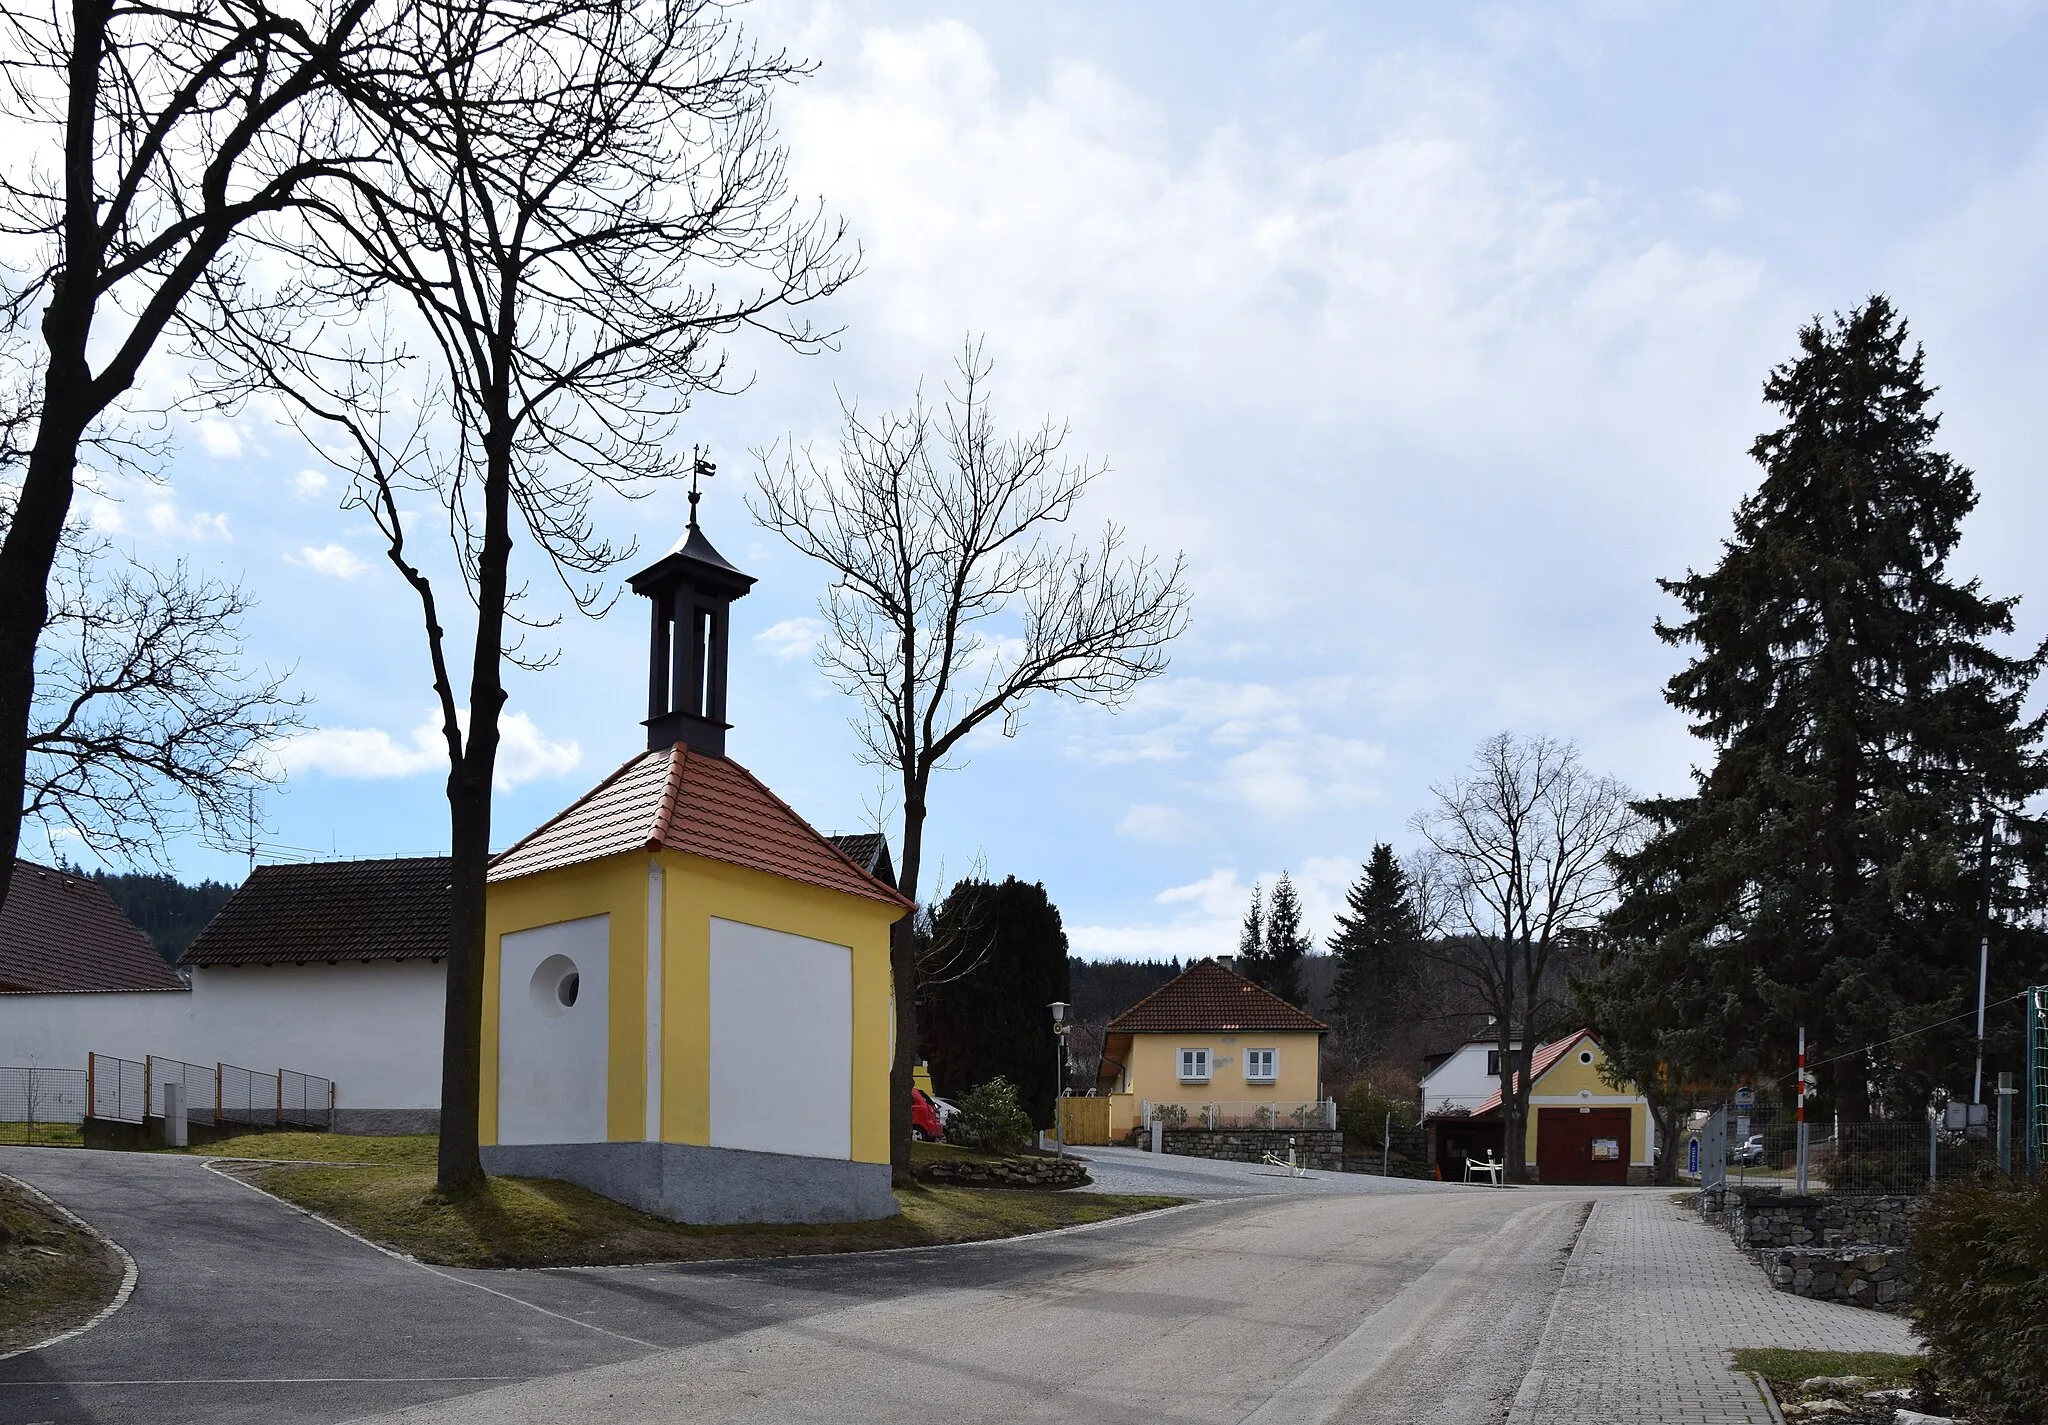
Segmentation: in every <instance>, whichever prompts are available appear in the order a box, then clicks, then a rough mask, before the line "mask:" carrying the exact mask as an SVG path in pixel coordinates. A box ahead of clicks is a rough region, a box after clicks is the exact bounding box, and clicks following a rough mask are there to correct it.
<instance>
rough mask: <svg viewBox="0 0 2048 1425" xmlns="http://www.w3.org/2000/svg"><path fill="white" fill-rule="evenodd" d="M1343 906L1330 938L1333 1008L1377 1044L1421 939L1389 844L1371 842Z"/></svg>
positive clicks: (1410, 981)
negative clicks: (1368, 856)
mask: <svg viewBox="0 0 2048 1425" xmlns="http://www.w3.org/2000/svg"><path fill="white" fill-rule="evenodd" d="M1344 906H1345V908H1344V910H1343V911H1342V912H1341V913H1339V915H1338V916H1337V929H1336V932H1335V933H1334V934H1333V935H1331V937H1330V953H1331V954H1333V955H1335V956H1336V957H1337V987H1336V990H1335V993H1334V1000H1335V1010H1336V1012H1337V1013H1338V1014H1340V1015H1343V1016H1345V1017H1346V1018H1348V1019H1349V1020H1351V1021H1352V1023H1353V1025H1354V1026H1355V1027H1356V1028H1357V1029H1359V1030H1360V1031H1361V1032H1362V1033H1363V1035H1364V1037H1365V1041H1366V1043H1368V1044H1370V1045H1374V1046H1378V1045H1380V1044H1382V1043H1384V1042H1385V1038H1386V1032H1387V1030H1388V1028H1389V1027H1390V1026H1391V1025H1392V1024H1393V1022H1394V1020H1395V1019H1396V1018H1397V1017H1398V1016H1399V1014H1400V1012H1401V1007H1402V1005H1403V1003H1404V1001H1405V999H1406V997H1407V995H1408V994H1409V992H1410V990H1411V989H1412V987H1413V985H1414V982H1415V971H1416V964H1415V956H1414V946H1415V943H1416V941H1418V940H1420V939H1421V938H1422V920H1421V917H1420V916H1419V915H1417V914H1416V910H1415V895H1414V888H1413V887H1412V886H1410V885H1409V883H1408V873H1407V872H1406V871H1404V870H1402V869H1401V862H1400V861H1399V859H1397V858H1396V857H1395V855H1394V848H1393V847H1391V846H1389V845H1388V844H1387V843H1386V842H1384V841H1382V842H1379V843H1377V844H1376V845H1374V847H1373V848H1372V857H1371V859H1369V860H1368V861H1367V862H1366V863H1365V866H1364V868H1363V869H1362V870H1361V871H1360V872H1359V876H1358V879H1357V880H1356V881H1354V882H1352V884H1351V889H1350V890H1349V891H1347V892H1346V893H1345V896H1344Z"/></svg>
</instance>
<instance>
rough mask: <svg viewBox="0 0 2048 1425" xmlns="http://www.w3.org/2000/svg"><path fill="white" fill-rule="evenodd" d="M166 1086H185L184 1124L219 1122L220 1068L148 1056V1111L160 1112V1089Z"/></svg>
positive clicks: (161, 1100) (161, 1096) (153, 1055)
mask: <svg viewBox="0 0 2048 1425" xmlns="http://www.w3.org/2000/svg"><path fill="white" fill-rule="evenodd" d="M170 1084H182V1085H184V1087H185V1121H186V1122H188V1123H208V1124H211V1123H218V1122H220V1099H219V1094H220V1065H218V1064H188V1063H186V1062H185V1061H184V1060H182V1059H165V1058H162V1057H160V1056H158V1055H156V1054H152V1055H150V1056H149V1111H150V1112H151V1113H153V1114H158V1115H161V1114H162V1113H163V1111H164V1089H165V1087H166V1086H167V1085H170Z"/></svg>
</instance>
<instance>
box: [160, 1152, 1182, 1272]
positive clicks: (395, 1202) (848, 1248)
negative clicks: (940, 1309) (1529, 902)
mask: <svg viewBox="0 0 2048 1425" xmlns="http://www.w3.org/2000/svg"><path fill="white" fill-rule="evenodd" d="M917 1146H918V1148H919V1150H920V1152H919V1158H920V1161H931V1160H935V1159H936V1158H938V1157H949V1156H952V1155H954V1154H960V1153H964V1152H965V1150H961V1149H952V1150H950V1151H949V1150H948V1149H947V1148H946V1147H945V1145H943V1144H919V1145H917ZM926 1150H936V1152H932V1151H926ZM193 1151H195V1152H202V1153H205V1154H207V1155H208V1156H212V1157H247V1158H269V1159H291V1160H310V1161H305V1165H304V1166H282V1165H280V1166H255V1165H251V1166H248V1167H246V1168H243V1169H241V1170H240V1172H241V1175H242V1176H244V1177H245V1178H247V1179H248V1180H249V1181H250V1182H252V1183H254V1184H256V1185H257V1186H258V1187H260V1188H262V1189H263V1190H264V1191H266V1192H271V1193H275V1194H276V1195H277V1196H279V1197H281V1198H284V1199H285V1200H286V1201H288V1202H293V1203H296V1204H298V1205H299V1206H301V1207H305V1208H308V1209H310V1210H311V1211H314V1212H317V1213H319V1214H320V1215H321V1216H323V1217H327V1218H331V1219H332V1220H334V1221H336V1222H339V1223H341V1224H342V1225H343V1226H345V1227H347V1228H348V1229H349V1230H350V1231H352V1232H358V1233H361V1234H362V1235H363V1236H365V1237H367V1238H369V1239H370V1240H371V1241H373V1242H379V1243H382V1244H383V1245H385V1246H387V1247H392V1248H395V1249H397V1250H398V1251H401V1252H405V1253H408V1254H410V1255H412V1256H415V1257H418V1258H419V1259H420V1260H421V1261H425V1262H434V1263H438V1264H440V1265H444V1266H460V1267H543V1266H545V1267H558V1266H602V1265H607V1264H611V1263H621V1262H657V1261H660V1262H670V1261H701V1260H706V1259H710V1258H717V1257H787V1256H809V1255H814V1254H817V1253H822V1252H861V1251H868V1250H872V1249H874V1248H877V1247H929V1246H935V1245H938V1244H941V1243H947V1242H980V1241H987V1240H989V1239H991V1238H997V1237H1014V1236H1017V1235H1019V1234H1020V1233H1025V1232H1041V1231H1044V1230H1046V1229H1048V1228H1054V1227H1071V1226H1075V1225H1077V1224H1080V1223H1084V1222H1100V1221H1103V1220H1105V1219H1107V1218H1112V1217H1122V1216H1125V1215H1127V1214H1129V1213H1133V1212H1148V1211H1151V1210H1153V1209H1155V1208H1161V1207H1170V1206H1172V1205H1173V1204H1174V1203H1176V1202H1178V1201H1179V1200H1180V1199H1178V1198H1171V1197H1121V1196H1109V1195H1106V1194H1102V1193H1083V1192H1032V1191H1025V1190H1019V1189H1014V1188H1012V1189H1004V1188H965V1187H951V1186H939V1185H932V1186H922V1185H921V1186H918V1187H915V1188H909V1189H905V1190H903V1191H901V1192H898V1193H897V1194H896V1198H897V1201H898V1202H900V1203H901V1204H902V1206H903V1212H902V1215H900V1216H898V1217H892V1218H888V1219H885V1220H884V1221H881V1222H850V1223H835V1224H827V1225H820V1226H795V1225H772V1224H762V1225H750V1226H740V1227H686V1226H683V1225H681V1224H679V1223H674V1222H667V1221H664V1220H662V1219H661V1218H658V1217H649V1216H646V1215H645V1214H643V1213H639V1212H635V1211H633V1210H632V1209H631V1208H627V1207H622V1206H620V1205H619V1204H618V1203H615V1202H612V1201H611V1200H610V1199H608V1198H603V1197H599V1196H598V1195H597V1194H595V1193H592V1192H586V1191H584V1190H583V1189H582V1188H579V1187H572V1186H571V1185H569V1184H568V1183H558V1182H550V1181H546V1180H543V1179H538V1178H493V1179H491V1181H490V1186H489V1189H488V1191H487V1192H486V1193H485V1194H484V1195H483V1196H482V1197H480V1198H477V1199H474V1200H469V1201H461V1202H450V1201H447V1200H445V1199H442V1198H440V1197H437V1196H436V1195H435V1194H434V1191H433V1187H434V1167H433V1164H434V1140H433V1138H431V1137H417V1138H358V1137H339V1136H330V1135H327V1134H321V1133H261V1134H250V1135H247V1136H246V1137H242V1138H235V1139H229V1140H227V1141H225V1142H221V1143H216V1144H212V1145H210V1146H209V1147H207V1148H205V1149H196V1150H193ZM321 1159H325V1160H328V1161H326V1162H321V1161H318V1160H321ZM336 1159H342V1160H345V1161H347V1162H349V1163H356V1164H367V1165H369V1166H362V1167H344V1166H337V1165H334V1162H333V1160H336Z"/></svg>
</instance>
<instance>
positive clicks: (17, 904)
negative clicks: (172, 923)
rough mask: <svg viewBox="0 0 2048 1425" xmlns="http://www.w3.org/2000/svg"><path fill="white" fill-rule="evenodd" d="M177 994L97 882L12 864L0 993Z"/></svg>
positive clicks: (1, 928) (178, 983) (165, 968)
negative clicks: (88, 991) (97, 992)
mask: <svg viewBox="0 0 2048 1425" xmlns="http://www.w3.org/2000/svg"><path fill="white" fill-rule="evenodd" d="M184 988H185V982H184V981H183V980H181V979H179V978H178V976H177V972H176V971H174V970H172V969H171V967H170V966H169V965H166V964H165V963H164V960H163V956H161V955H159V954H157V953H156V949H155V947H153V946H152V945H151V944H150V943H149V937H148V936H146V935H144V934H143V933H142V932H141V931H140V930H138V929H136V928H135V923H134V922H133V921H131V920H129V919H128V917H127V916H125V915H123V914H121V910H120V907H118V906H116V905H115V904H114V902H113V900H112V898H111V897H109V896H108V895H107V893H106V890H105V889H104V888H103V887H102V886H101V885H100V884H99V883H98V882H97V881H95V880H93V879H92V878H91V877H89V876H74V875H69V874H67V873H65V872H63V871H55V870H52V869H50V868H49V867H48V866H38V865H36V864H35V863H34V862H33V861H16V862H15V863H14V880H13V881H12V882H11V883H10V884H9V886H8V888H7V903H6V905H4V906H0V991H5V990H17V991H18V990H31V991H33V990H43V991H81V990H182V989H184Z"/></svg>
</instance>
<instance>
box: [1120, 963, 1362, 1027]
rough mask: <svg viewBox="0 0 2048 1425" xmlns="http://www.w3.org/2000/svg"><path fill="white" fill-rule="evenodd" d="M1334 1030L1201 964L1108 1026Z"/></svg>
mask: <svg viewBox="0 0 2048 1425" xmlns="http://www.w3.org/2000/svg"><path fill="white" fill-rule="evenodd" d="M1329 1027H1330V1026H1329V1025H1327V1024H1324V1023H1323V1022H1322V1021H1321V1020H1319V1019H1316V1018H1313V1017H1312V1016H1310V1015H1307V1014H1304V1013H1303V1012H1302V1011H1300V1010H1298V1009H1296V1008H1295V1007H1294V1006H1293V1005H1291V1004H1289V1003H1288V1002H1287V1001H1286V1000H1284V999H1282V998H1280V996H1278V995H1276V994H1274V993H1273V992H1272V991H1271V990H1265V989H1261V988H1259V986H1257V985H1255V984H1253V983H1252V982H1251V981H1250V980H1247V979H1245V978H1243V977H1242V976H1240V975H1235V974H1233V973H1231V972H1230V971H1229V970H1226V969H1224V968H1223V967H1222V966H1221V965H1219V964H1217V963H1216V962H1215V961H1214V960H1197V961H1196V962H1195V963H1194V964H1192V965H1190V966H1188V968H1187V969H1186V970H1184V971H1182V972H1181V973H1180V974H1179V975H1178V976H1177V977H1175V978H1174V979H1171V980H1168V981H1167V982H1166V983H1165V984H1163V985H1161V986H1160V987H1159V988H1158V989H1156V990H1154V991H1152V993H1151V994H1149V995H1147V996H1145V998H1143V999H1141V1000H1139V1001H1138V1002H1137V1003H1136V1004H1134V1005H1132V1006H1131V1007H1130V1008H1129V1009H1127V1010H1125V1011H1124V1012H1123V1013H1122V1014H1120V1015H1118V1016H1117V1017H1116V1018H1115V1019H1112V1020H1111V1021H1110V1022H1109V1031H1110V1032H1111V1033H1113V1034H1114V1033H1132V1034H1183V1033H1192V1032H1198V1031H1213V1032H1219V1033H1233V1032H1237V1031H1258V1032H1263V1033H1274V1034H1289V1033H1298V1034H1320V1033H1322V1032H1323V1031H1325V1030H1327V1029H1328V1028H1329Z"/></svg>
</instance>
